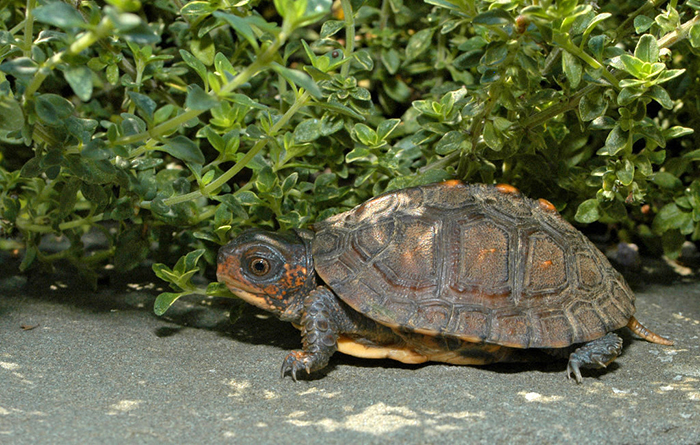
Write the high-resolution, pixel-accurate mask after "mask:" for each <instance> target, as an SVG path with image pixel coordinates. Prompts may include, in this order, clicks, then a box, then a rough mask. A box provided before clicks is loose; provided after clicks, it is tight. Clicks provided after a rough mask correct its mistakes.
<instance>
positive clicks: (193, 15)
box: [180, 1, 216, 21]
mask: <svg viewBox="0 0 700 445" xmlns="http://www.w3.org/2000/svg"><path fill="white" fill-rule="evenodd" d="M214 11H216V7H215V6H213V5H212V4H211V3H209V2H203V1H194V2H189V3H187V4H186V5H185V6H183V7H182V9H180V14H181V15H182V16H183V17H185V18H186V19H187V20H188V21H196V20H199V19H201V18H203V17H206V16H208V15H209V14H211V13H212V12H214Z"/></svg>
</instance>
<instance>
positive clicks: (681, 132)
mask: <svg viewBox="0 0 700 445" xmlns="http://www.w3.org/2000/svg"><path fill="white" fill-rule="evenodd" d="M694 132H695V130H693V129H692V128H688V127H681V126H680V125H676V126H673V127H671V128H667V129H666V130H664V131H663V132H662V134H663V137H664V139H666V140H669V139H675V138H682V137H683V136H687V135H689V134H693V133H694Z"/></svg>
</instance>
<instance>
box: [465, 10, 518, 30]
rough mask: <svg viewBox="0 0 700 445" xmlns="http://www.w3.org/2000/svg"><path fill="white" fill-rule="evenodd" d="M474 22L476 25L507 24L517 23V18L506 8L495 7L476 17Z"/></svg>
mask: <svg viewBox="0 0 700 445" xmlns="http://www.w3.org/2000/svg"><path fill="white" fill-rule="evenodd" d="M472 23H474V24H475V25H486V26H505V25H508V24H511V23H515V20H513V17H512V16H511V15H510V14H509V13H508V12H507V11H505V10H504V9H500V8H494V9H491V10H489V11H486V12H482V13H481V14H479V15H477V16H476V17H474V18H473V19H472Z"/></svg>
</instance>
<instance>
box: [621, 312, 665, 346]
mask: <svg viewBox="0 0 700 445" xmlns="http://www.w3.org/2000/svg"><path fill="white" fill-rule="evenodd" d="M627 328H628V329H629V330H630V331H632V332H633V333H635V334H637V335H639V336H640V337H642V338H643V339H644V340H646V341H649V342H652V343H656V344H659V345H666V346H673V340H669V339H667V338H664V337H662V336H660V335H659V334H655V333H653V332H651V331H650V330H649V329H647V328H645V327H644V326H642V324H641V323H640V322H638V321H637V319H636V318H634V317H631V318H630V321H629V323H627Z"/></svg>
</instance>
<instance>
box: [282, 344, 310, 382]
mask: <svg viewBox="0 0 700 445" xmlns="http://www.w3.org/2000/svg"><path fill="white" fill-rule="evenodd" d="M312 363H313V360H312V357H311V355H310V354H308V353H306V352H304V351H293V352H290V353H289V354H288V355H287V357H286V358H285V359H284V361H283V362H282V378H284V376H286V375H287V374H288V373H290V374H292V378H293V379H294V381H295V382H296V381H297V373H298V372H299V371H301V370H305V371H306V373H307V374H311V368H312Z"/></svg>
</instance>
